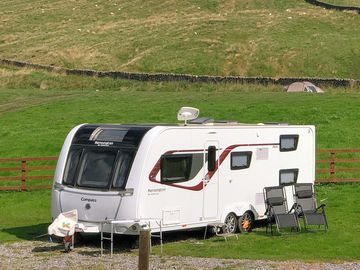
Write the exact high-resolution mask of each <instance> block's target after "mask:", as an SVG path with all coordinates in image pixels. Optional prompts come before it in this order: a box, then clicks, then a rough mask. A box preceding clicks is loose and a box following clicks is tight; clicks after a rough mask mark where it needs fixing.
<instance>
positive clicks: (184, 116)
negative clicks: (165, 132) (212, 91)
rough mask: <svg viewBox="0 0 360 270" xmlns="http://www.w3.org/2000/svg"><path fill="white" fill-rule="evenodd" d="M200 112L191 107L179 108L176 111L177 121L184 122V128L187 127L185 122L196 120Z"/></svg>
mask: <svg viewBox="0 0 360 270" xmlns="http://www.w3.org/2000/svg"><path fill="white" fill-rule="evenodd" d="M199 113H200V110H199V109H197V108H192V107H181V109H180V110H179V111H178V114H177V119H178V120H179V121H185V126H186V125H187V121H189V120H193V119H196V118H198V116H199Z"/></svg>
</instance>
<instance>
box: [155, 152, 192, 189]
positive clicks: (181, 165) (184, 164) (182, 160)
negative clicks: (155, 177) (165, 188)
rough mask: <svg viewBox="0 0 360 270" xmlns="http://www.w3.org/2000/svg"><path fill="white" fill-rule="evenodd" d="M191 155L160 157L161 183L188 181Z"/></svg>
mask: <svg viewBox="0 0 360 270" xmlns="http://www.w3.org/2000/svg"><path fill="white" fill-rule="evenodd" d="M191 164H192V155H191V154H183V155H163V156H162V157H161V163H160V167H161V171H160V177H161V182H164V183H166V182H183V181H187V180H189V176H190V172H191Z"/></svg>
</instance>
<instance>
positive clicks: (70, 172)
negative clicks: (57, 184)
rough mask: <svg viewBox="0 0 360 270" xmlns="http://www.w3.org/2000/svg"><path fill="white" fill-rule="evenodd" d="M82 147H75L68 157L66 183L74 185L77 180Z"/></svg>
mask: <svg viewBox="0 0 360 270" xmlns="http://www.w3.org/2000/svg"><path fill="white" fill-rule="evenodd" d="M81 153H82V148H73V149H72V150H71V151H70V153H69V157H68V161H67V163H66V167H65V174H64V184H66V185H74V183H75V180H76V169H77V166H78V164H79V160H80V156H81Z"/></svg>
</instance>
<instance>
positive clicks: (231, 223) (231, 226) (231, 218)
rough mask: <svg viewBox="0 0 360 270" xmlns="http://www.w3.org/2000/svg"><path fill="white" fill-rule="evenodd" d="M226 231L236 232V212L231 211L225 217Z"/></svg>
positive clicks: (224, 228)
mask: <svg viewBox="0 0 360 270" xmlns="http://www.w3.org/2000/svg"><path fill="white" fill-rule="evenodd" d="M224 223H225V226H224V227H223V231H224V233H236V231H237V227H238V219H237V217H236V215H235V214H234V213H230V214H228V215H227V216H226V218H225V222H224Z"/></svg>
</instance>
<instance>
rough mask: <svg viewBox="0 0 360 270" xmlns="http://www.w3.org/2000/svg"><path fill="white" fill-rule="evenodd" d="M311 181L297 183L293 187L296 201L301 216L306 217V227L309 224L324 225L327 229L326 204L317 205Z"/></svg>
mask: <svg viewBox="0 0 360 270" xmlns="http://www.w3.org/2000/svg"><path fill="white" fill-rule="evenodd" d="M313 188H314V187H313V184H311V183H301V184H295V185H294V187H293V195H294V201H295V203H296V204H297V205H298V209H299V210H300V211H299V216H300V217H302V218H303V219H304V225H305V228H307V226H308V225H318V226H321V225H323V226H324V229H325V231H326V230H327V229H328V224H327V220H326V214H325V205H321V206H320V207H317V206H316V199H315V192H314V189H313Z"/></svg>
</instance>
